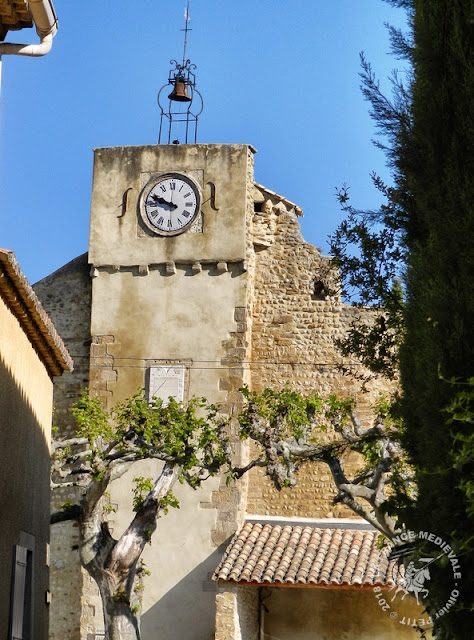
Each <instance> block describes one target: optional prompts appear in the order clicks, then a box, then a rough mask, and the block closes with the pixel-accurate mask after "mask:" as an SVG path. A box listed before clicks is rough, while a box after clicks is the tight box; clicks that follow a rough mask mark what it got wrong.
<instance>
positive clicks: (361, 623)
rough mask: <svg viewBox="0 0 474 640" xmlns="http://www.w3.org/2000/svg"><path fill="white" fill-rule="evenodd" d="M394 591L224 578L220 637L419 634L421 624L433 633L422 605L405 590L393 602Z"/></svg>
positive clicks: (272, 639)
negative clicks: (273, 584)
mask: <svg viewBox="0 0 474 640" xmlns="http://www.w3.org/2000/svg"><path fill="white" fill-rule="evenodd" d="M379 593H380V592H379ZM393 595H394V594H393V592H391V591H389V590H384V591H383V592H381V597H380V598H379V599H377V598H376V597H375V596H376V594H375V593H374V592H373V590H372V589H370V588H368V589H348V588H316V587H309V588H308V587H305V588H298V587H280V588H275V587H265V586H261V587H258V586H253V585H244V584H235V583H232V582H226V583H224V582H220V583H219V588H218V594H217V596H216V634H215V640H252V639H254V638H255V639H256V638H258V639H261V640H417V639H418V638H419V637H420V634H419V633H418V631H416V630H415V628H414V626H415V625H417V624H418V625H421V626H422V627H423V628H425V629H427V630H428V633H427V640H428V638H431V633H430V632H429V629H430V626H431V625H430V623H429V620H428V617H427V615H426V614H425V613H423V607H422V606H419V605H417V603H416V600H415V598H414V597H412V596H406V597H405V598H404V599H403V600H401V595H403V594H401V595H400V594H399V595H397V596H396V597H395V599H394V601H393V602H392V600H391V599H392V597H393ZM379 601H380V602H381V603H382V604H381V605H379ZM387 603H388V604H387ZM384 607H385V609H386V610H385V611H384ZM387 607H390V609H388V608H387ZM390 614H392V615H390Z"/></svg>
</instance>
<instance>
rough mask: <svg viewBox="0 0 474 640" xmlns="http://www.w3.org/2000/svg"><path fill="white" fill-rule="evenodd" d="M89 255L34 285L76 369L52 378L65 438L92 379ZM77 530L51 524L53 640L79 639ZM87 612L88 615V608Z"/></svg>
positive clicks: (56, 418)
mask: <svg viewBox="0 0 474 640" xmlns="http://www.w3.org/2000/svg"><path fill="white" fill-rule="evenodd" d="M89 271H90V269H89V265H88V263H87V254H86V253H85V254H83V255H82V256H79V257H78V258H76V259H74V260H72V261H71V262H69V263H68V264H66V265H65V266H64V267H62V268H61V269H58V271H55V272H54V273H52V274H51V275H49V276H48V277H46V278H44V279H43V280H41V281H40V282H37V283H36V284H35V285H34V287H33V288H34V290H35V292H36V294H37V295H38V297H39V298H40V300H41V302H42V304H43V307H44V309H45V310H46V312H47V313H48V315H49V316H50V318H51V319H52V321H53V323H54V325H55V327H56V328H57V330H58V332H59V334H60V335H61V337H62V338H63V340H64V343H65V344H66V346H67V348H68V350H69V353H70V354H71V357H72V358H73V360H74V371H73V372H72V373H65V374H63V375H62V376H61V378H56V379H55V381H54V415H53V425H54V426H55V427H57V428H58V430H59V431H58V434H59V435H60V436H62V437H70V436H73V435H74V433H75V425H74V423H73V422H72V418H71V414H70V408H71V405H72V404H73V403H74V402H76V401H77V399H78V398H79V395H80V393H81V391H82V389H84V388H86V387H87V386H88V384H89V350H90V342H91V337H90V313H91V279H90V275H89ZM75 498H76V494H75V492H74V491H73V490H71V489H57V490H54V491H53V492H52V505H51V508H52V510H53V511H57V510H58V509H60V507H61V505H62V504H64V503H65V502H66V501H68V500H70V501H71V502H74V500H75ZM78 548H79V532H78V528H77V524H76V523H72V522H64V523H59V524H56V525H54V526H52V527H51V567H50V590H51V596H52V601H51V607H50V640H64V638H68V639H70V640H73V639H74V638H77V639H79V638H80V628H81V616H82V609H83V607H81V606H80V604H79V603H80V601H81V593H82V590H83V585H84V582H87V580H88V576H87V575H86V574H85V572H84V571H82V570H81V568H80V564H79V551H78ZM84 611H85V613H86V615H87V612H88V607H87V605H85V607H84Z"/></svg>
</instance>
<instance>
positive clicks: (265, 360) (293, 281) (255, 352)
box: [247, 187, 389, 518]
mask: <svg viewBox="0 0 474 640" xmlns="http://www.w3.org/2000/svg"><path fill="white" fill-rule="evenodd" d="M255 201H256V203H258V204H257V206H256V209H257V210H256V211H255V214H254V217H253V221H252V238H253V251H252V254H251V256H250V258H249V265H251V278H250V280H251V282H252V288H251V291H250V295H249V297H250V300H249V307H250V306H251V308H252V312H251V313H252V327H251V344H252V351H251V366H250V368H251V382H250V384H251V388H252V389H253V390H255V391H262V390H263V389H265V388H267V387H268V388H273V389H281V388H282V387H283V386H285V385H289V386H290V387H291V388H292V389H294V390H296V391H298V392H299V393H301V394H302V395H308V394H309V393H314V392H315V393H317V394H319V395H321V396H323V397H324V396H328V395H330V394H336V395H340V396H342V397H347V396H357V398H358V409H359V414H360V416H361V418H362V419H363V421H364V422H366V423H367V424H368V423H369V421H370V419H371V412H370V407H371V404H372V403H373V402H374V401H375V400H376V399H377V397H378V394H379V393H380V391H387V390H388V389H389V385H387V383H386V382H385V381H383V380H382V379H378V380H372V381H371V382H370V383H369V384H367V385H365V386H364V388H362V387H363V385H362V384H361V382H360V380H358V379H357V377H355V376H349V375H346V374H344V372H343V371H342V369H341V366H342V365H344V366H345V367H346V368H351V367H352V369H353V370H356V371H357V373H361V370H360V367H359V366H358V364H357V363H356V362H351V361H350V360H348V359H347V358H343V357H342V356H341V354H340V352H339V351H338V350H337V348H336V346H335V340H337V339H338V338H342V337H343V335H344V334H345V333H346V331H347V329H348V325H349V321H350V320H351V318H352V316H353V313H354V310H353V308H351V307H348V306H347V305H344V304H343V303H342V302H341V300H340V298H339V297H338V296H333V295H329V292H330V291H331V290H332V289H334V278H335V275H334V271H333V269H331V265H330V258H328V257H327V256H323V255H322V254H321V252H320V250H319V249H317V248H316V247H313V246H312V245H309V244H307V243H306V242H305V241H304V240H303V238H302V235H301V230H300V225H299V221H298V213H299V210H298V208H297V207H296V205H294V204H292V203H289V202H287V201H285V200H284V199H282V198H281V197H279V196H277V195H276V194H273V193H272V192H269V191H267V190H266V189H264V188H263V187H258V188H256V190H255ZM347 464H349V465H351V464H352V465H353V466H354V465H357V464H358V463H357V460H356V459H355V458H352V459H351V460H349V461H348V463H347ZM335 494H336V492H335V488H334V485H333V482H332V478H331V475H330V473H329V470H328V468H327V467H326V466H325V465H324V464H316V465H307V466H306V467H305V468H304V469H303V470H302V471H301V472H300V474H299V481H298V484H297V485H296V487H295V488H293V489H286V490H285V489H284V490H282V491H280V492H278V491H276V490H275V489H274V488H273V486H272V485H271V484H270V482H269V481H268V480H267V478H266V477H265V476H264V472H263V471H262V470H260V469H258V470H253V471H252V473H251V474H250V478H249V493H248V501H247V512H248V513H251V514H262V515H263V514H265V515H282V516H303V517H317V518H324V517H346V518H347V517H354V514H353V513H352V512H351V511H349V510H348V509H347V508H346V507H342V506H335V505H333V504H332V500H333V498H334V497H335Z"/></svg>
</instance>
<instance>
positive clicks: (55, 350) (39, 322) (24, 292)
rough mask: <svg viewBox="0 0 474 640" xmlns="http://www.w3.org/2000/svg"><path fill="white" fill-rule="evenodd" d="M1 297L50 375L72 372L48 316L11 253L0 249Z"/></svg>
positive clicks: (67, 354) (71, 366)
mask: <svg viewBox="0 0 474 640" xmlns="http://www.w3.org/2000/svg"><path fill="white" fill-rule="evenodd" d="M0 297H1V298H2V299H3V300H4V302H5V304H6V305H7V307H8V309H10V312H11V313H12V314H13V315H14V316H15V317H16V319H17V320H18V322H19V323H20V325H21V327H22V328H23V331H24V332H25V334H26V335H27V336H28V339H29V340H30V342H31V344H32V345H33V347H34V349H36V352H37V353H38V355H39V356H40V358H41V359H42V361H43V362H44V364H45V366H46V368H47V370H48V371H49V373H50V375H51V376H60V375H61V374H62V373H63V371H72V369H73V362H72V359H71V356H70V355H69V353H68V351H67V349H66V347H65V346H64V343H63V341H62V340H61V338H60V336H59V334H58V332H57V331H56V328H55V327H54V325H53V323H52V322H51V319H50V317H49V316H48V314H47V313H46V311H45V310H44V309H43V307H42V306H41V303H40V301H39V300H38V298H37V296H36V294H35V292H34V291H33V289H32V288H31V285H30V284H29V282H28V280H27V279H26V277H25V276H24V275H23V273H22V272H21V269H20V266H19V264H18V262H17V261H16V259H15V256H14V254H13V252H12V251H9V250H8V249H0Z"/></svg>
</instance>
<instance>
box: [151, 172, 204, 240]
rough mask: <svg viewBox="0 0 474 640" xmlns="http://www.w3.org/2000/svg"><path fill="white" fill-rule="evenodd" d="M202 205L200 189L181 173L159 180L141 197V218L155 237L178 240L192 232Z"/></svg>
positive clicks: (153, 180)
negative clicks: (189, 230) (169, 237)
mask: <svg viewBox="0 0 474 640" xmlns="http://www.w3.org/2000/svg"><path fill="white" fill-rule="evenodd" d="M200 205H201V196H200V193H199V187H198V186H197V184H196V183H195V182H194V181H193V180H192V179H191V178H188V176H185V175H183V174H181V173H166V174H164V175H161V176H159V177H155V178H153V179H152V180H150V182H149V183H148V184H147V185H146V186H145V188H144V189H143V191H142V193H141V196H140V214H141V217H142V220H143V222H144V223H145V225H146V226H147V227H148V228H149V229H150V230H151V231H153V232H154V233H157V234H159V235H165V236H176V235H178V234H179V233H183V231H186V230H187V229H189V227H190V226H191V224H192V223H193V222H194V220H195V219H196V216H197V215H198V213H199V210H200Z"/></svg>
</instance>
